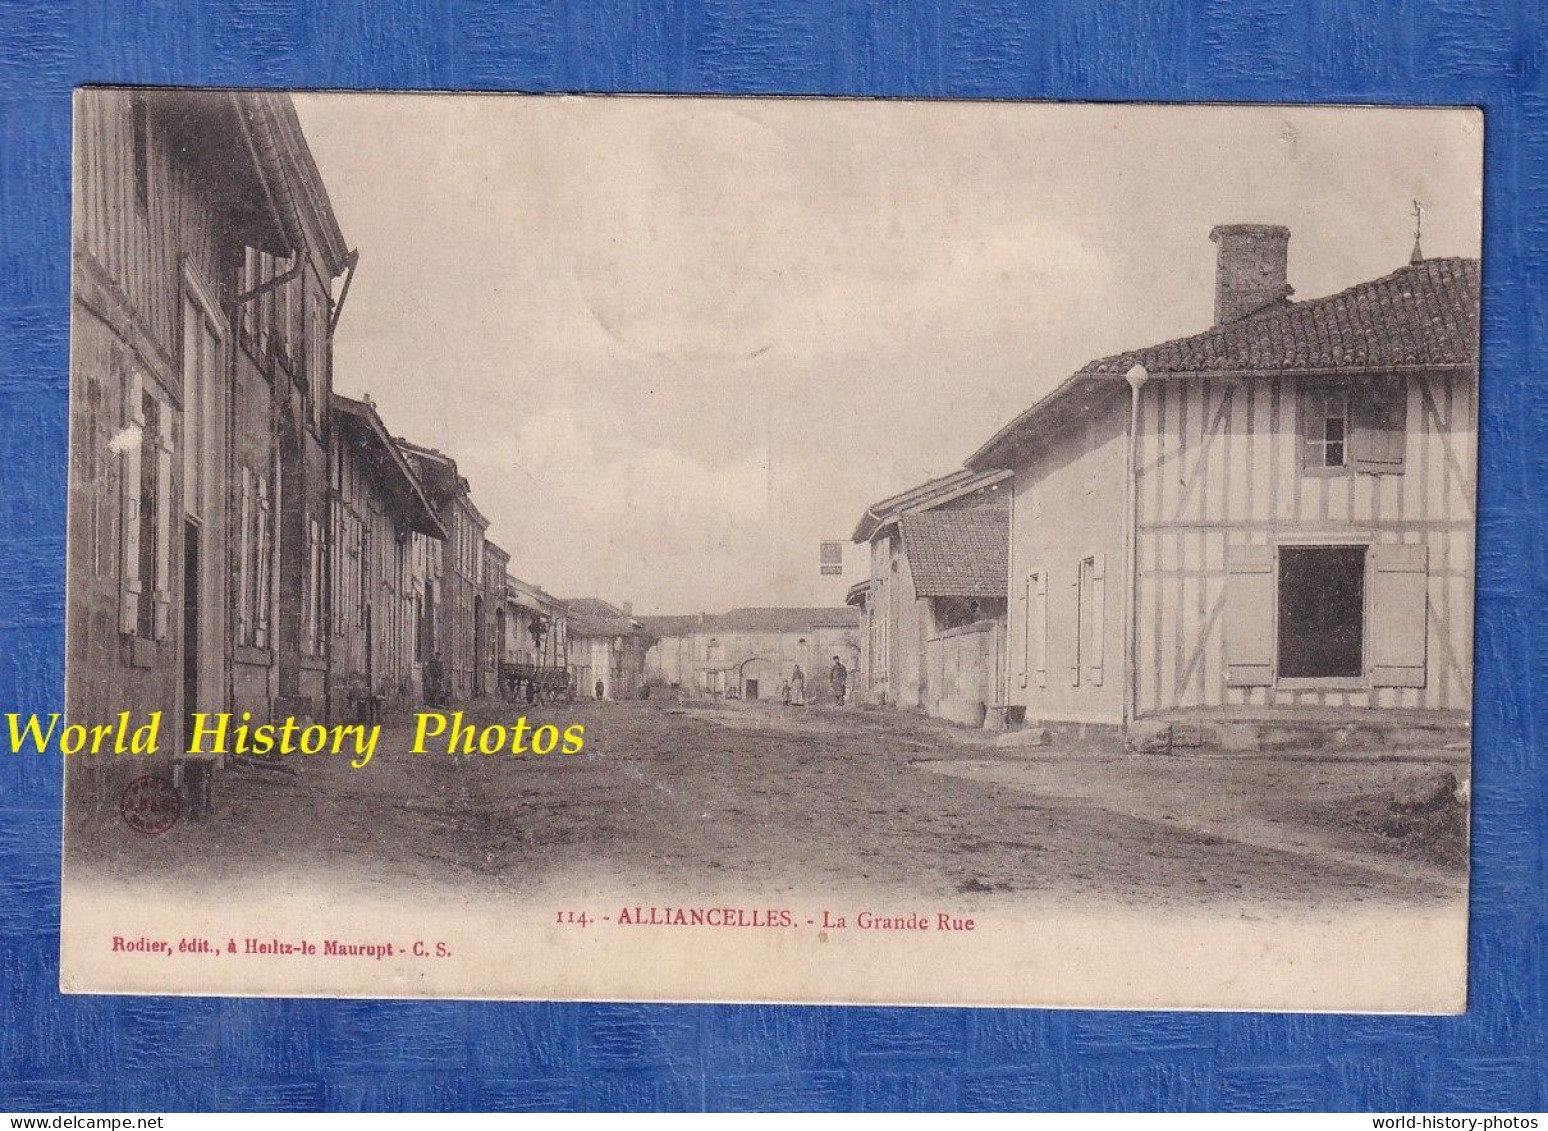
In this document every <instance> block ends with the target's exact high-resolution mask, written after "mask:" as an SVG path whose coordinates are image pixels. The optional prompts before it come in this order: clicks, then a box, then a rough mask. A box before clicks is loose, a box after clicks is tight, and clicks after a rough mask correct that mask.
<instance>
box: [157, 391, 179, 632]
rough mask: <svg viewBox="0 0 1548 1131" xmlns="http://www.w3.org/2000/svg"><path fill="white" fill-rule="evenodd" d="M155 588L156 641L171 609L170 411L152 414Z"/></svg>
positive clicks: (164, 408) (164, 629) (165, 630)
mask: <svg viewBox="0 0 1548 1131" xmlns="http://www.w3.org/2000/svg"><path fill="white" fill-rule="evenodd" d="M156 423H157V427H156V589H155V601H156V603H155V606H154V608H153V612H154V618H153V624H154V630H155V636H156V639H157V640H165V639H166V638H167V629H168V626H169V622H170V621H171V610H172V512H173V510H174V509H176V508H174V506H173V504H172V409H171V407H170V406H168V405H166V404H162V405H161V411H160V412H158V413H157V414H156Z"/></svg>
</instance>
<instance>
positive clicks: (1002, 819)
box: [72, 701, 1465, 907]
mask: <svg viewBox="0 0 1548 1131" xmlns="http://www.w3.org/2000/svg"><path fill="white" fill-rule="evenodd" d="M521 713H522V712H521V711H520V710H517V709H514V708H512V707H510V706H508V705H504V704H491V705H487V706H483V707H479V708H477V709H471V710H469V711H468V718H469V720H470V721H478V720H482V721H487V722H500V723H505V724H509V723H511V722H512V721H514V718H515V717H516V716H517V715H519V714H521ZM526 714H527V715H528V718H529V721H530V722H531V723H533V724H534V725H535V724H538V723H541V722H545V721H553V722H558V723H559V724H560V725H561V726H563V725H569V724H574V723H579V724H583V725H584V726H585V749H584V752H583V753H581V754H579V755H576V756H561V755H559V754H550V755H548V756H546V757H542V758H538V757H532V756H530V755H529V756H525V757H520V758H517V757H512V756H510V755H509V754H498V755H490V756H483V755H478V754H474V755H471V756H447V755H445V754H421V755H413V754H410V753H408V752H407V751H408V747H409V740H410V733H411V732H410V728H409V727H408V725H407V724H406V723H397V724H393V725H390V726H389V727H388V728H387V729H386V730H385V732H384V734H383V737H382V740H381V747H380V749H379V751H378V753H377V754H376V757H375V758H374V760H373V761H372V762H371V764H370V765H369V766H367V767H366V768H364V769H359V770H355V769H351V768H350V767H349V766H348V764H347V761H346V760H345V759H337V758H335V759H324V758H301V757H299V756H297V757H293V758H291V759H289V760H287V761H286V762H285V763H283V765H282V767H281V768H278V769H275V768H263V769H256V768H247V769H229V770H227V771H225V772H223V773H222V774H221V775H220V777H219V781H218V783H217V786H216V811H215V814H214V815H213V816H212V817H211V818H210V819H209V820H207V821H205V822H203V823H199V824H191V823H189V822H187V821H184V822H182V823H180V824H179V825H178V826H177V827H175V828H174V829H173V830H172V831H170V832H168V833H166V834H164V835H162V836H160V837H146V836H139V835H133V834H128V833H125V832H124V830H123V828H122V826H121V825H116V824H114V825H112V827H108V825H104V826H103V827H102V828H100V829H97V830H95V831H94V832H93V833H92V834H91V835H86V836H82V837H80V838H78V843H77V844H75V845H73V846H72V857H73V859H74V860H75V861H77V862H79V863H81V864H84V865H86V866H87V867H89V868H90V869H91V870H92V871H94V872H98V873H103V872H106V873H108V874H110V875H111V874H121V875H124V876H126V877H127V876H137V877H140V878H145V877H147V876H155V877H157V878H159V879H162V880H165V881H168V882H172V883H182V882H185V881H186V882H189V883H198V884H200V885H209V886H211V887H214V888H218V887H221V886H223V885H226V884H229V883H233V882H240V881H241V880H242V879H243V878H244V877H247V876H252V875H262V876H264V877H267V878H269V879H272V878H274V877H275V876H277V875H285V874H298V875H304V874H315V873H317V872H320V871H321V872H326V873H328V874H331V875H333V876H335V877H338V878H339V879H340V880H341V882H347V883H348V884H349V885H350V886H351V887H354V888H358V889H360V890H364V891H369V892H390V893H392V894H393V895H394V897H395V898H401V897H402V896H404V895H405V894H411V893H412V892H414V891H416V890H427V891H428V890H435V889H436V888H437V887H439V886H443V885H446V884H447V883H448V882H449V880H453V879H454V880H455V881H456V882H458V883H460V884H461V885H464V886H471V887H473V888H475V889H485V890H488V891H489V892H490V893H511V892H520V891H522V890H526V889H531V888H533V887H535V886H537V885H540V884H543V883H550V882H553V881H554V879H555V878H556V877H560V876H563V875H564V874H566V873H567V872H571V871H573V870H574V869H576V868H577V867H585V868H590V869H593V870H600V871H606V870H607V869H609V868H615V867H616V868H619V869H623V868H627V869H628V871H629V872H630V874H631V875H635V876H639V877H641V878H642V880H643V882H646V883H651V882H656V883H659V884H660V885H661V887H662V890H677V891H682V890H693V889H711V888H714V889H725V888H727V887H736V888H742V889H745V890H747V891H757V892H763V893H766V894H768V895H771V896H772V895H776V894H780V893H792V892H799V891H801V890H802V889H804V888H808V887H811V886H816V885H828V886H842V887H846V888H852V889H853V888H866V887H874V888H875V889H876V890H878V891H910V892H914V893H917V894H918V895H920V896H922V897H923V896H929V897H934V898H946V897H964V896H969V895H971V894H972V893H1003V895H1004V896H1009V897H1011V898H1014V897H1015V895H1016V894H1018V893H1029V894H1036V895H1037V896H1039V897H1053V898H1059V899H1063V898H1069V899H1072V900H1082V899H1084V900H1100V901H1103V902H1110V903H1120V904H1125V905H1131V906H1157V905H1166V906H1176V907H1188V906H1192V905H1199V904H1213V903H1218V902H1221V901H1229V902H1232V903H1241V902H1243V901H1247V902H1252V903H1259V904H1270V905H1272V904H1280V905H1302V906H1304V905H1306V904H1310V903H1316V904H1319V905H1328V904H1337V903H1339V902H1340V901H1349V902H1353V903H1399V904H1426V905H1427V904H1436V903H1439V902H1443V901H1449V900H1455V899H1458V898H1461V896H1462V895H1463V893H1464V890H1465V888H1464V885H1465V874H1464V872H1463V871H1462V869H1461V868H1460V867H1459V866H1446V865H1444V864H1441V863H1437V862H1435V861H1433V860H1425V859H1416V858H1414V857H1413V856H1412V854H1408V855H1405V854H1404V853H1403V852H1401V851H1400V850H1399V848H1400V846H1398V845H1395V844H1390V843H1387V842H1386V841H1385V840H1384V838H1383V836H1382V834H1381V833H1380V832H1379V831H1373V830H1369V829H1367V830H1364V831H1362V830H1361V829H1359V828H1356V827H1351V826H1350V823H1349V822H1348V821H1347V820H1346V817H1347V813H1348V805H1349V804H1352V803H1354V802H1357V801H1358V800H1359V799H1360V798H1362V797H1369V798H1373V799H1379V798H1380V797H1381V795H1382V790H1383V789H1384V788H1386V787H1387V786H1388V785H1390V783H1391V780H1392V778H1393V775H1394V774H1395V773H1397V772H1398V771H1397V770H1395V769H1394V768H1393V767H1391V766H1388V765H1383V764H1379V763H1378V764H1371V763H1351V764H1345V765H1328V764H1321V763H1307V762H1299V763H1297V762H1294V761H1286V760H1270V759H1250V758H1243V759H1237V760H1229V759H1224V760H1222V759H1214V760H1201V759H1180V758H1157V757H1138V756H1134V755H1124V754H1122V753H1120V752H1118V751H1113V752H1111V753H1110V754H1106V755H1104V754H1102V753H1101V752H1098V753H1096V754H1093V753H1091V752H1089V751H1088V752H1086V753H1084V754H1082V755H1080V756H1064V755H1059V754H1058V753H1057V752H1040V753H1038V754H1037V755H1035V756H1030V757H1029V756H1028V755H1027V754H1026V753H1025V752H1013V751H996V750H994V749H992V748H989V747H985V746H981V745H980V746H974V747H966V746H963V745H961V744H960V743H958V742H955V741H953V740H952V738H951V736H949V735H948V734H947V733H946V732H945V731H943V730H941V729H940V728H938V727H935V726H934V725H933V724H929V725H927V724H924V723H922V722H921V721H919V720H915V719H910V718H905V717H899V716H897V715H895V714H889V713H887V712H866V711H853V710H843V711H840V710H834V709H831V708H827V709H818V708H808V709H804V710H803V709H799V708H781V707H778V706H763V705H755V704H717V705H709V706H705V705H699V706H688V705H684V706H678V705H675V704H671V703H662V702H657V701H650V702H640V703H618V704H590V703H587V704H578V705H576V706H574V707H572V708H538V709H533V710H530V711H527V712H526ZM1410 768H1411V767H1410ZM1372 803H1373V804H1374V803H1376V802H1375V801H1373V802H1372Z"/></svg>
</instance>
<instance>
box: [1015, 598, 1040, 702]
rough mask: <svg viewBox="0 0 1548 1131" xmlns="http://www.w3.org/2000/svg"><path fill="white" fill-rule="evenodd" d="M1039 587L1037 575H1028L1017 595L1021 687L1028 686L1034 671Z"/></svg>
mask: <svg viewBox="0 0 1548 1131" xmlns="http://www.w3.org/2000/svg"><path fill="white" fill-rule="evenodd" d="M1036 585H1037V574H1035V573H1029V574H1027V579H1026V582H1025V583H1024V584H1023V585H1022V587H1021V592H1019V593H1017V594H1016V600H1018V601H1020V602H1021V625H1022V634H1021V636H1022V648H1021V686H1022V687H1025V686H1026V685H1027V675H1028V673H1029V672H1031V670H1032V608H1033V603H1032V595H1033V589H1034V587H1035V586H1036Z"/></svg>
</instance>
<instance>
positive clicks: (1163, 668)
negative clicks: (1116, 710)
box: [1135, 372, 1477, 714]
mask: <svg viewBox="0 0 1548 1131" xmlns="http://www.w3.org/2000/svg"><path fill="white" fill-rule="evenodd" d="M1402 378H1403V381H1404V383H1405V385H1406V410H1407V414H1406V415H1407V420H1406V437H1405V447H1404V458H1403V464H1402V469H1401V472H1393V473H1384V474H1368V473H1364V472H1354V471H1350V472H1347V473H1345V474H1338V475H1317V474H1309V473H1307V472H1306V471H1305V470H1303V467H1302V464H1301V458H1302V455H1301V434H1300V431H1299V423H1298V389H1299V386H1300V384H1301V383H1302V382H1303V381H1305V380H1307V378H1299V377H1290V376H1275V375H1265V376H1251V377H1242V378H1236V379H1213V380H1210V379H1203V378H1165V377H1163V378H1157V379H1154V380H1152V381H1151V382H1150V384H1148V385H1147V386H1146V387H1145V389H1144V390H1143V391H1142V395H1141V400H1140V412H1139V432H1138V441H1137V445H1138V450H1137V465H1138V474H1137V476H1136V483H1137V519H1138V539H1137V559H1138V560H1137V567H1138V568H1137V573H1138V586H1137V606H1136V670H1135V676H1136V679H1135V682H1136V687H1135V690H1136V705H1137V709H1138V713H1140V714H1145V713H1147V712H1157V711H1168V710H1176V709H1188V708H1200V707H1204V708H1220V707H1232V706H1236V707H1243V706H1254V707H1284V706H1296V705H1305V706H1322V707H1371V708H1392V709H1426V710H1456V711H1466V710H1468V708H1469V705H1470V702H1471V696H1472V650H1473V643H1472V616H1473V568H1474V536H1475V535H1474V530H1475V512H1474V489H1475V483H1476V473H1475V468H1476V435H1477V432H1476V429H1477V395H1476V394H1477V388H1476V377H1475V376H1474V374H1472V373H1465V374H1463V373H1448V372H1427V373H1426V372H1420V373H1411V374H1404V375H1402ZM1338 379H1340V380H1344V381H1348V380H1349V378H1348V377H1347V376H1346V377H1344V378H1338ZM1284 544H1290V545H1318V544H1328V545H1337V544H1346V545H1366V546H1370V547H1373V548H1376V549H1373V550H1372V551H1371V557H1370V561H1369V562H1368V566H1367V574H1366V623H1365V630H1364V643H1365V649H1366V662H1365V675H1364V676H1363V677H1362V678H1361V679H1360V680H1358V681H1352V682H1351V681H1345V684H1344V685H1343V686H1336V685H1333V684H1332V683H1331V681H1330V683H1329V685H1326V686H1305V685H1291V684H1288V683H1287V682H1286V681H1283V680H1280V679H1279V678H1278V676H1277V673H1275V672H1274V671H1273V670H1272V664H1273V658H1274V649H1273V639H1272V626H1271V625H1270V629H1269V635H1268V638H1267V639H1266V640H1265V639H1264V638H1263V633H1262V628H1263V625H1262V622H1261V621H1259V622H1258V623H1257V625H1256V627H1254V626H1253V625H1251V624H1248V623H1244V617H1258V616H1268V617H1269V618H1270V620H1272V613H1271V612H1269V611H1266V610H1263V609H1261V608H1257V607H1256V606H1258V605H1260V604H1261V598H1262V595H1263V594H1265V593H1269V594H1271V593H1272V587H1271V585H1269V584H1267V583H1261V582H1260V584H1259V586H1258V587H1257V596H1256V597H1254V596H1253V595H1252V593H1251V592H1249V591H1248V590H1249V589H1250V585H1251V583H1250V582H1248V581H1246V580H1245V579H1246V577H1247V576H1248V575H1249V574H1251V573H1253V572H1254V571H1255V570H1261V569H1262V568H1263V566H1262V563H1263V562H1264V561H1268V562H1269V563H1270V567H1272V562H1273V560H1274V557H1275V555H1274V552H1273V551H1274V548H1275V547H1277V546H1279V545H1284ZM1383 547H1409V549H1408V550H1406V551H1401V552H1399V551H1388V552H1383V551H1382V550H1380V549H1379V548H1383ZM1254 548H1257V549H1256V550H1254ZM1255 562H1256V563H1257V564H1253V563H1255ZM1417 570H1422V575H1423V584H1422V586H1417V585H1415V584H1413V579H1412V577H1410V578H1409V579H1408V581H1407V583H1406V584H1405V582H1404V581H1403V580H1401V579H1397V580H1394V577H1393V576H1389V574H1392V575H1398V574H1410V575H1411V574H1413V573H1414V572H1415V571H1417ZM1260 576H1261V574H1260ZM1394 586H1396V587H1394ZM1233 588H1235V589H1236V590H1237V591H1238V592H1237V593H1236V594H1235V595H1234V596H1233V592H1232V590H1233ZM1244 593H1245V594H1246V595H1245V596H1243V594H1244ZM1416 617H1417V618H1422V621H1423V628H1422V631H1416V626H1415V624H1414V619H1415V618H1416ZM1393 629H1395V630H1396V631H1397V632H1398V636H1399V638H1395V637H1394V636H1393V635H1392V631H1391V630H1393ZM1254 634H1256V635H1257V637H1258V638H1257V639H1256V640H1253V639H1252V637H1253V636H1254ZM1393 649H1397V650H1399V651H1393ZM1243 650H1245V654H1238V653H1239V652H1242V651H1243ZM1265 656H1266V657H1267V663H1268V664H1269V668H1270V670H1268V671H1266V672H1259V673H1258V674H1252V673H1251V672H1248V671H1247V669H1248V668H1250V667H1253V666H1260V667H1261V662H1262V661H1264V658H1265ZM1415 665H1417V668H1418V673H1417V674H1415V673H1414V672H1413V670H1412V669H1413V668H1414V666H1415ZM1388 667H1393V668H1403V669H1409V670H1408V671H1407V672H1406V674H1398V675H1396V676H1394V675H1393V674H1392V673H1391V672H1389V671H1387V670H1386V669H1387V668H1388ZM1238 669H1239V670H1238ZM1378 669H1380V670H1378ZM1373 677H1374V678H1373ZM1383 684H1387V685H1385V686H1384V685H1383ZM1399 684H1406V686H1400V685H1399Z"/></svg>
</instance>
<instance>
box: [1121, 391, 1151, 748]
mask: <svg viewBox="0 0 1548 1131" xmlns="http://www.w3.org/2000/svg"><path fill="white" fill-rule="evenodd" d="M1124 379H1125V380H1127V381H1128V382H1129V391H1130V396H1129V436H1128V445H1127V446H1128V474H1127V475H1125V476H1124V484H1123V485H1124V491H1123V510H1124V555H1123V557H1124V589H1123V605H1124V609H1123V624H1124V631H1123V672H1124V682H1123V729H1124V733H1125V734H1127V733H1128V730H1129V726H1130V724H1131V723H1133V722H1134V715H1135V712H1136V709H1137V705H1138V702H1139V673H1138V672H1137V671H1135V660H1136V658H1137V656H1138V654H1139V644H1138V632H1139V627H1138V625H1136V624H1135V617H1136V615H1137V612H1138V609H1139V483H1138V481H1137V480H1138V477H1139V467H1138V459H1139V407H1140V390H1141V389H1143V388H1144V387H1145V382H1147V381H1149V380H1150V374H1149V372H1147V371H1146V369H1145V367H1144V366H1143V365H1136V366H1134V367H1133V368H1132V369H1130V370H1129V372H1128V373H1126V374H1125V375H1124Z"/></svg>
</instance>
